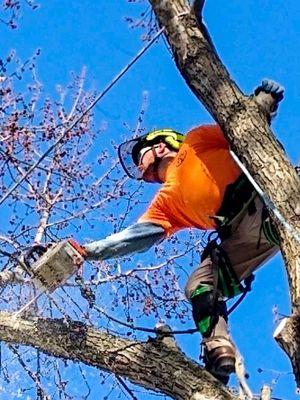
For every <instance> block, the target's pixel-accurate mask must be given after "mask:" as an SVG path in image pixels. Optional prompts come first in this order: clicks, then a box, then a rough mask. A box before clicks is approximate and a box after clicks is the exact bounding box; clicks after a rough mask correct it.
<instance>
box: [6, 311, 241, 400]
mask: <svg viewBox="0 0 300 400" xmlns="http://www.w3.org/2000/svg"><path fill="white" fill-rule="evenodd" d="M0 340H2V341H5V342H7V343H14V344H20V345H26V346H33V347H35V348H38V349H40V350H41V351H43V352H44V353H46V354H49V355H51V356H55V357H60V358H63V359H68V360H73V361H79V362H82V363H85V364H87V365H90V366H94V367H97V368H100V369H102V370H105V371H109V372H112V373H114V374H117V375H121V376H123V377H125V378H127V379H129V380H130V381H131V382H132V383H136V384H138V385H141V386H143V387H144V388H146V389H150V390H154V391H158V392H160V393H164V394H166V395H168V396H170V397H171V398H173V399H177V400H188V399H190V400H211V399H218V400H237V397H236V396H235V395H233V394H232V393H231V392H230V391H229V390H228V389H227V388H226V387H225V386H223V385H222V384H221V383H220V382H218V381H217V380H216V379H214V378H213V377H212V376H211V375H210V374H209V373H208V372H206V371H205V370H203V369H202V368H201V367H200V366H199V365H198V364H197V363H195V362H193V361H192V360H190V359H188V358H187V357H186V356H185V354H184V353H182V352H181V351H180V350H179V349H178V348H177V347H176V346H174V343H173V341H171V343H170V345H168V343H169V342H168V341H167V342H165V341H164V340H162V339H150V338H149V340H148V341H147V342H140V341H134V340H129V339H123V338H120V337H118V336H115V335H112V334H109V333H107V332H104V331H100V330H98V329H95V328H91V327H88V326H86V325H85V324H83V323H81V322H74V321H72V322H70V321H63V320H58V319H42V318H32V319H29V318H27V319H25V318H20V317H18V318H15V317H14V316H13V314H10V313H5V312H0Z"/></svg>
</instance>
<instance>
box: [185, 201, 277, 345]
mask: <svg viewBox="0 0 300 400" xmlns="http://www.w3.org/2000/svg"><path fill="white" fill-rule="evenodd" d="M254 204H255V208H256V211H255V212H254V213H251V215H250V213H249V212H248V211H246V212H245V214H244V215H243V217H242V219H241V220H240V221H239V222H238V223H237V224H234V225H233V226H232V232H231V234H230V236H229V237H228V238H227V239H225V240H223V241H222V242H221V244H220V246H221V248H222V249H223V250H225V252H226V253H227V255H228V257H229V259H230V262H231V265H232V268H233V269H234V271H235V273H236V276H237V278H238V279H239V281H242V280H243V279H245V278H247V277H248V276H249V275H250V274H251V273H252V272H253V271H255V270H257V269H258V268H259V267H261V266H262V265H263V264H264V263H265V262H266V261H267V260H268V259H269V258H270V257H271V256H273V255H274V254H275V253H276V252H277V251H278V247H276V246H274V245H272V244H270V243H269V242H268V241H267V239H266V238H265V236H264V234H263V232H262V230H261V223H262V209H263V204H262V201H261V200H260V198H259V197H258V196H257V197H256V198H255V199H254ZM213 281H214V274H213V265H212V261H211V258H210V257H209V256H208V257H207V258H205V259H204V260H203V261H202V262H201V264H200V265H199V266H198V267H197V268H196V269H195V271H193V273H192V274H191V275H190V277H189V279H188V281H187V284H186V287H185V294H186V297H187V299H189V300H190V298H191V295H192V293H193V292H194V291H195V289H196V288H197V287H198V286H199V285H201V283H205V284H211V285H213ZM214 337H216V338H215V339H214ZM222 338H224V339H222ZM230 340H231V339H230V335H229V330H228V325H227V323H226V321H225V320H224V318H222V317H219V320H218V322H217V324H216V326H215V328H214V329H213V331H212V333H211V336H210V338H209V340H207V341H206V342H207V344H206V346H207V349H208V350H211V349H213V348H216V347H219V346H222V345H226V346H227V345H228V344H229V343H228V341H230Z"/></svg>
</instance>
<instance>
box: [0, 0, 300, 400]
mask: <svg viewBox="0 0 300 400" xmlns="http://www.w3.org/2000/svg"><path fill="white" fill-rule="evenodd" d="M40 3H41V7H40V8H39V9H38V10H36V11H35V12H28V11H26V10H24V13H23V16H22V19H21V20H20V21H19V28H18V29H17V30H15V31H8V30H7V28H6V27H4V26H2V25H0V34H1V38H2V43H1V44H2V46H1V56H4V55H5V54H7V53H8V51H9V50H10V49H11V48H14V49H16V51H17V54H18V55H19V57H21V58H22V59H23V60H25V59H27V58H28V57H30V56H31V54H32V53H33V52H34V51H35V49H37V48H41V56H40V57H39V59H38V63H37V70H38V75H39V79H40V81H41V82H42V83H43V85H44V93H45V95H47V94H49V95H51V96H53V95H55V87H56V85H57V84H62V85H67V84H68V82H69V80H70V72H71V71H74V72H75V73H79V72H80V71H81V69H82V67H83V66H86V67H87V82H86V88H87V89H89V88H92V89H95V90H97V91H101V89H102V88H103V87H104V86H106V84H107V83H108V82H109V81H110V80H111V79H112V78H113V77H114V76H115V75H116V74H117V73H118V72H119V70H120V69H121V68H122V67H123V66H124V65H125V64H126V63H127V62H128V61H129V60H130V59H131V58H132V57H133V56H134V55H135V54H136V52H137V51H138V50H139V49H140V48H141V47H142V45H143V44H142V42H141V40H140V36H141V34H142V33H143V32H142V30H140V29H134V30H133V29H131V28H130V27H129V26H128V24H127V23H126V22H125V20H124V17H125V16H137V15H138V14H139V11H141V10H143V9H144V8H147V3H146V2H145V3H138V4H136V5H135V4H132V3H127V2H126V1H125V0H111V1H103V0H99V1H97V2H96V1H95V2H91V1H89V0H81V1H80V2H79V1H78V2H74V1H70V0H51V1H48V2H46V1H44V2H43V1H41V2H40ZM204 15H205V21H206V23H207V26H208V28H209V31H210V33H211V35H212V38H213V40H214V43H215V45H216V48H217V50H218V52H219V55H220V57H221V59H222V60H223V62H224V63H225V65H226V66H227V68H228V69H229V71H230V73H231V75H232V77H233V79H235V80H236V82H237V83H238V85H239V86H240V87H241V89H242V90H243V91H244V92H245V93H250V92H251V91H252V90H253V88H254V87H255V86H256V85H258V84H259V83H260V81H261V79H262V78H264V77H269V78H273V79H275V80H277V81H279V82H280V83H281V84H282V85H283V86H284V87H285V89H286V95H285V99H284V101H283V102H282V105H281V106H280V110H279V113H278V117H277V119H276V121H275V122H274V124H273V128H274V132H275V133H276V135H277V137H278V138H279V139H280V141H281V142H282V143H283V145H284V147H285V149H286V151H287V153H288V155H289V157H290V158H291V160H292V162H293V163H296V162H299V145H298V140H299V125H300V113H299V81H300V62H299V54H300V25H299V20H300V7H299V2H298V0H285V1H283V0H276V1H270V0H256V1H255V0H243V1H240V0H232V1H226V2H224V1H222V0H214V1H207V5H206V7H205V12H204ZM144 91H147V92H148V95H149V104H148V110H147V113H146V117H145V120H144V122H143V127H144V128H145V129H152V128H155V127H173V128H174V129H176V130H178V131H182V132H186V131H187V130H188V129H190V128H191V127H193V126H195V125H197V124H201V123H207V122H210V121H211V117H210V116H209V115H208V113H207V112H206V111H205V110H204V108H203V107H202V105H201V104H200V103H199V102H198V101H197V100H196V99H195V98H194V96H193V94H192V93H191V91H190V90H189V89H188V88H187V86H186V84H185V82H184V81H183V79H182V78H181V76H180V74H179V73H178V71H177V70H176V67H175V64H174V62H173V61H172V59H171V56H170V54H169V52H168V51H167V48H166V46H165V44H164V43H163V41H162V40H160V41H159V43H158V44H156V45H155V46H153V47H152V48H151V50H149V51H148V52H147V55H145V56H144V57H143V58H142V59H141V60H140V61H139V62H138V63H137V64H136V65H135V66H134V67H133V68H132V69H131V70H130V72H128V73H127V74H126V76H125V77H124V78H123V79H122V80H121V81H120V83H118V85H117V86H116V87H115V88H114V89H113V90H111V91H110V93H109V94H108V95H107V96H106V97H105V99H104V100H103V101H102V102H101V103H100V104H99V105H98V106H97V107H96V123H97V124H99V125H100V124H101V123H103V122H105V123H106V124H107V130H106V132H105V139H104V140H106V141H107V143H109V141H110V139H114V140H115V141H117V142H118V141H120V140H122V139H123V138H124V136H128V135H131V130H132V129H134V127H135V125H136V119H137V114H138V112H139V109H140V106H141V101H142V93H143V92H144ZM100 145H101V144H100V143H99V142H98V141H96V142H95V150H94V151H95V153H96V152H97V146H100ZM152 190H153V189H152ZM151 193H153V192H151ZM151 193H150V195H151ZM149 197H150V196H149V194H148V193H147V194H145V200H146V199H149ZM96 238H97V237H95V239H96ZM274 305H278V306H279V310H280V312H282V313H283V314H284V313H288V312H289V306H288V295H287V283H286V277H285V272H284V269H283V267H282V261H281V258H280V257H279V256H277V257H276V258H274V259H273V260H272V261H271V262H270V263H269V264H268V266H267V267H266V268H263V269H262V270H261V271H260V272H259V273H258V274H257V278H256V281H255V283H254V289H253V292H252V293H251V294H249V295H248V297H247V299H246V300H245V302H244V303H243V304H242V305H241V306H240V307H239V310H238V311H236V312H235V313H234V315H233V316H232V317H231V326H232V332H233V335H234V338H235V339H236V341H237V343H238V345H239V347H240V350H241V351H242V353H243V354H244V355H245V357H246V363H247V366H248V368H249V370H250V371H251V378H250V384H252V385H253V386H254V388H255V389H256V390H258V388H259V387H260V386H261V385H262V383H264V382H266V383H268V382H270V380H271V379H272V378H275V377H276V374H272V373H271V372H265V373H260V374H259V373H257V372H256V370H257V368H262V369H265V370H269V369H275V370H278V371H280V372H289V371H290V366H289V363H288V361H287V359H286V358H285V356H284V355H283V352H282V351H281V350H280V349H279V348H278V347H277V345H276V344H275V343H274V341H273V339H272V332H273V330H274V328H275V324H274V322H273V318H274V316H273V314H272V307H273V306H274ZM181 340H182V343H183V345H184V348H185V349H186V351H187V352H189V353H190V354H192V355H193V356H194V357H196V353H197V351H198V344H197V340H198V338H196V339H194V338H190V337H187V338H182V339H181ZM294 390H295V388H294V385H293V379H292V378H291V377H290V376H283V377H282V378H280V380H279V382H278V383H277V385H276V386H275V391H274V396H275V395H276V397H278V398H281V399H292V398H294ZM145 398H146V397H145ZM295 398H296V397H295Z"/></svg>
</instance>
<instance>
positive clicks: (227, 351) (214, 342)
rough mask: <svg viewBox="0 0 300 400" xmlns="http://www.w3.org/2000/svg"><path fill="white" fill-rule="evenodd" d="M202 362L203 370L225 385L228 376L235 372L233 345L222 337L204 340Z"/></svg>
mask: <svg viewBox="0 0 300 400" xmlns="http://www.w3.org/2000/svg"><path fill="white" fill-rule="evenodd" d="M218 342H219V343H218ZM203 361H204V365H205V369H206V370H207V371H208V372H210V373H211V374H212V375H213V376H214V377H215V378H217V379H218V380H219V381H220V382H222V383H223V384H224V385H227V383H228V381H229V376H230V374H232V373H233V372H235V348H234V345H233V344H232V342H231V341H230V340H228V339H227V338H225V337H222V336H218V337H213V338H209V339H204V340H203Z"/></svg>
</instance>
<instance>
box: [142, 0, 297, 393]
mask: <svg viewBox="0 0 300 400" xmlns="http://www.w3.org/2000/svg"><path fill="white" fill-rule="evenodd" d="M149 2H150V3H151V5H152V7H153V9H154V12H155V14H156V17H157V20H158V22H159V25H160V26H161V27H164V28H165V36H166V39H167V41H168V43H169V44H170V47H171V49H172V52H173V54H174V58H175V62H176V65H177V67H178V69H179V71H180V73H181V75H182V76H183V78H184V79H185V81H186V83H187V85H188V86H189V87H190V88H191V90H192V91H193V92H194V94H195V95H196V96H197V98H198V99H199V100H200V101H201V102H202V103H203V105H204V106H205V107H206V109H207V110H208V111H209V112H210V113H211V115H212V116H213V118H214V119H215V120H216V121H217V123H218V124H219V125H220V126H221V128H222V130H223V132H224V134H225V136H226V138H227V139H228V141H229V142H230V145H231V148H232V150H233V151H234V152H235V153H236V154H237V155H238V157H239V159H240V160H241V161H242V162H243V164H244V165H245V166H246V168H247V169H248V170H249V171H250V173H251V175H252V176H253V177H254V179H255V181H256V182H257V183H258V184H259V186H260V187H261V188H262V189H263V191H264V192H265V193H266V194H267V195H268V197H269V198H270V199H271V200H272V202H273V204H274V205H275V206H276V208H277V209H278V210H279V212H280V213H281V215H282V216H283V217H284V219H285V221H286V222H287V223H288V224H289V226H290V227H291V228H292V230H293V232H294V233H293V234H290V233H289V232H288V231H287V230H286V228H285V227H284V226H283V225H281V224H280V223H278V221H277V219H275V218H274V222H275V223H276V226H277V228H278V231H279V234H280V238H281V245H280V247H281V251H282V255H283V258H284V261H285V267H286V270H287V274H288V280H289V286H290V296H291V301H292V313H293V315H292V318H293V321H295V320H297V321H298V317H299V307H300V268H299V267H300V265H299V264H300V246H299V239H298V240H297V238H296V236H297V235H298V237H299V228H300V218H299V216H300V213H299V207H300V184H299V179H298V176H297V174H296V172H295V170H294V169H293V167H292V165H291V164H290V162H289V160H288V159H287V157H286V155H285V153H284V151H283V150H282V148H281V146H280V145H279V143H278V141H277V140H276V138H275V136H274V135H273V133H272V131H271V130H270V127H269V124H268V121H267V115H266V113H265V111H264V108H263V107H261V106H260V105H259V104H257V102H256V101H255V100H254V99H253V98H252V97H251V96H250V97H247V96H245V95H243V93H242V92H241V91H240V89H239V88H238V87H237V85H236V84H235V83H234V82H233V81H232V79H231V78H230V75H229V73H228V71H227V70H226V68H225V67H224V65H223V64H222V62H221V61H220V59H219V57H218V56H217V54H216V52H215V49H214V46H213V45H212V41H211V38H210V37H209V34H208V32H207V29H206V27H205V26H204V24H203V23H202V20H201V15H200V13H201V11H202V7H203V4H204V0H202V1H197V0H196V2H195V7H194V9H191V8H190V6H189V5H188V4H187V1H186V0H149ZM194 10H197V12H198V13H199V15H197V18H196V16H195V12H194ZM292 326H294V327H295V324H294V323H293V324H292ZM284 329H285V328H284ZM297 332H299V329H298V325H297V329H296V328H295V329H289V331H288V332H287V335H284V336H283V337H284V338H285V339H282V340H288V342H289V343H293V342H297ZM289 349H291V346H289V345H286V346H285V350H286V351H287V354H288V356H289V357H290V360H291V362H292V365H293V369H294V372H295V378H296V382H297V385H298V386H299V387H300V374H299V371H300V359H299V352H298V350H297V357H295V355H294V354H292V353H290V352H289V351H290V350H289ZM294 350H295V348H294ZM294 350H293V351H294Z"/></svg>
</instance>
